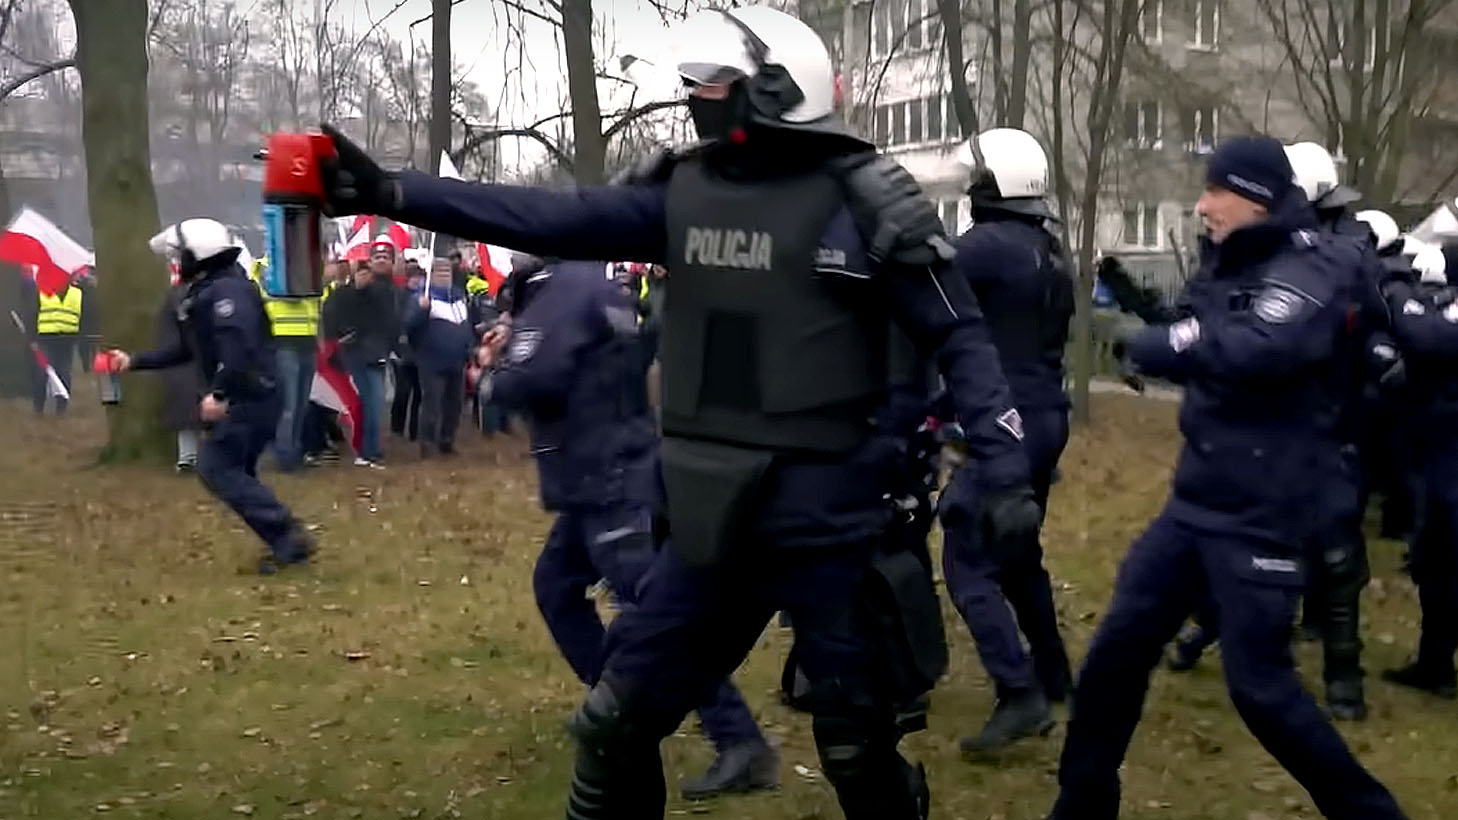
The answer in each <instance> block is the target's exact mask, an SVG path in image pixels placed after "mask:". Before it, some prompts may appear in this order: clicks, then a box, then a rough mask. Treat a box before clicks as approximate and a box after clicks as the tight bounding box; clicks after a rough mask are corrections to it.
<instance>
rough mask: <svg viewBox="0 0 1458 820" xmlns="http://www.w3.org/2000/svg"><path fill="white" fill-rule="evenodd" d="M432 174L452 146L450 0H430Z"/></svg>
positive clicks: (430, 161) (436, 170) (429, 159)
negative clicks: (442, 156)
mask: <svg viewBox="0 0 1458 820" xmlns="http://www.w3.org/2000/svg"><path fill="white" fill-rule="evenodd" d="M430 5H431V10H432V14H431V17H430V156H429V157H428V158H427V162H428V165H427V166H426V167H428V168H429V169H430V173H432V174H439V173H440V154H441V152H442V151H449V150H450V147H451V0H431V4H430Z"/></svg>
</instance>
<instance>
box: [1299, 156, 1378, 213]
mask: <svg viewBox="0 0 1458 820" xmlns="http://www.w3.org/2000/svg"><path fill="white" fill-rule="evenodd" d="M1286 159H1287V161H1289V162H1290V163H1291V170H1292V172H1293V173H1294V181H1295V182H1296V187H1298V188H1300V189H1301V190H1302V191H1304V192H1305V193H1306V200H1307V201H1308V202H1310V203H1311V204H1312V205H1315V206H1316V207H1318V208H1323V209H1324V208H1339V207H1341V206H1343V205H1350V204H1352V203H1353V202H1356V201H1357V200H1359V199H1361V195H1360V194H1358V193H1357V192H1356V191H1353V190H1352V189H1350V188H1346V187H1344V186H1343V185H1342V184H1341V177H1340V176H1338V174H1337V167H1336V160H1333V159H1332V158H1331V154H1330V153H1329V152H1328V151H1327V150H1326V149H1325V148H1322V147H1321V145H1319V144H1318V143H1315V142H1298V143H1296V144H1294V145H1287V146H1286Z"/></svg>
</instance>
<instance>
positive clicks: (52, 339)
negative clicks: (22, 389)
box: [25, 272, 95, 416]
mask: <svg viewBox="0 0 1458 820" xmlns="http://www.w3.org/2000/svg"><path fill="white" fill-rule="evenodd" d="M79 280H80V273H79V272H78V273H76V274H73V275H72V276H71V277H69V278H67V279H66V280H64V281H62V282H61V283H60V285H59V287H57V288H56V289H55V291H54V292H51V293H46V292H44V291H43V290H41V288H40V286H39V285H38V284H37V283H36V282H35V281H33V280H32V281H31V282H29V284H28V285H27V287H26V290H27V299H29V300H30V301H29V304H30V305H32V307H31V310H30V313H29V315H28V316H27V317H26V322H25V326H26V327H28V328H30V329H31V332H32V333H33V334H34V337H35V342H36V344H37V345H38V347H39V348H40V350H41V352H42V353H44V354H45V360H46V362H47V363H49V365H50V366H51V367H52V368H54V370H55V373H56V375H57V376H58V377H59V378H60V380H61V384H62V385H63V386H64V387H65V395H64V396H63V395H59V394H57V393H56V392H55V391H54V390H52V389H51V387H50V383H49V377H48V374H47V372H46V370H45V369H44V367H42V366H40V365H39V364H37V366H36V367H35V368H33V369H32V371H31V372H32V379H31V404H32V406H34V408H35V412H36V415H40V414H42V413H44V412H45V407H46V400H47V399H48V398H50V397H51V396H52V395H54V396H55V399H56V415H57V416H62V415H65V413H66V407H67V405H68V404H69V397H70V393H71V364H72V362H73V361H74V360H75V358H76V354H77V346H78V343H79V342H80V341H81V340H82V339H84V338H86V337H87V336H90V335H93V334H94V330H93V328H94V326H95V322H94V321H92V319H93V314H94V311H93V310H91V309H90V307H89V306H88V305H87V304H86V300H85V291H84V289H83V288H82V287H81V284H80V281H79Z"/></svg>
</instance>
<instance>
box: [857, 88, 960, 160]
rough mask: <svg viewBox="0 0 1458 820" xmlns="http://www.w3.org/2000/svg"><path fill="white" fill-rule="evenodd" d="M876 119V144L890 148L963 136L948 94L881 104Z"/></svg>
mask: <svg viewBox="0 0 1458 820" xmlns="http://www.w3.org/2000/svg"><path fill="white" fill-rule="evenodd" d="M875 117H876V118H875V127H874V128H873V133H874V136H875V138H876V142H877V143H878V144H880V145H883V146H885V147H888V148H894V147H896V146H900V145H918V144H921V143H928V142H930V143H940V142H946V141H947V140H951V139H957V138H959V137H960V135H961V129H960V128H958V127H957V121H956V116H955V115H954V114H952V112H951V99H950V98H949V97H948V96H947V95H945V94H935V95H932V96H930V97H923V98H921V99H917V100H903V101H901V102H894V103H885V104H883V105H878V106H876V115H875Z"/></svg>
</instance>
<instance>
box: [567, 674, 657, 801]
mask: <svg viewBox="0 0 1458 820" xmlns="http://www.w3.org/2000/svg"><path fill="white" fill-rule="evenodd" d="M651 725H652V724H650V723H649V722H645V721H639V720H636V719H635V716H634V715H632V714H631V713H630V711H629V709H628V708H627V707H626V701H625V700H624V699H623V698H622V697H621V696H620V695H619V693H618V691H617V690H616V689H615V688H614V686H613V684H612V683H611V682H610V681H608V680H601V681H598V683H597V685H595V686H593V687H592V689H591V690H589V691H588V693H587V699H586V700H584V701H583V702H582V705H581V706H579V707H578V708H577V711H576V712H574V713H573V714H572V717H571V719H569V721H568V724H567V730H568V732H569V733H571V735H572V736H573V737H574V738H576V740H577V761H576V764H575V765H574V767H573V771H572V787H571V791H570V792H569V794H568V797H567V820H638V818H643V817H661V816H663V806H664V801H665V799H666V794H665V791H664V784H663V763H662V761H661V760H660V759H659V756H658V741H659V740H660V739H662V737H663V735H662V734H657V733H655V731H653V730H652V729H651V728H649V727H650V726H651Z"/></svg>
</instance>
